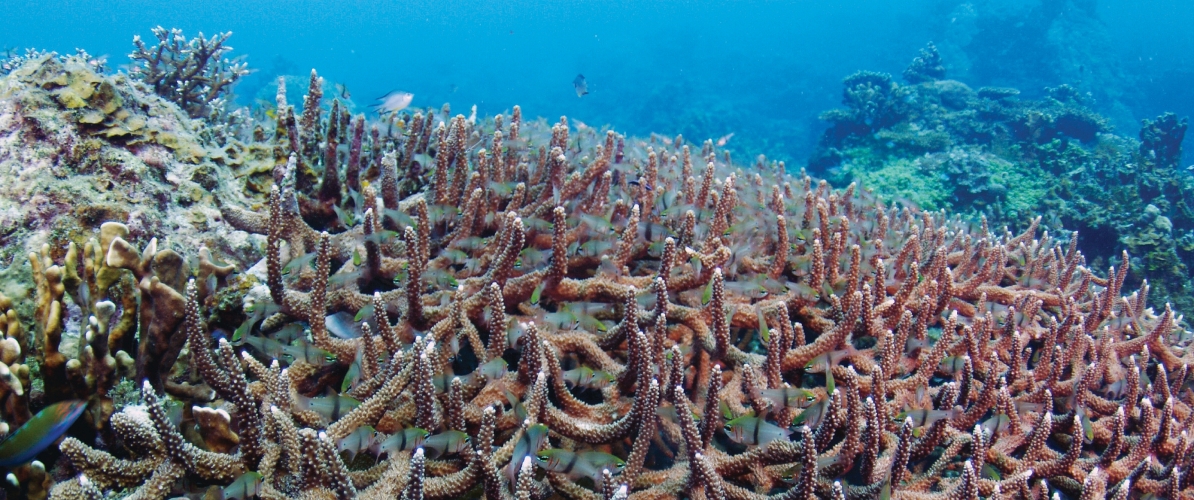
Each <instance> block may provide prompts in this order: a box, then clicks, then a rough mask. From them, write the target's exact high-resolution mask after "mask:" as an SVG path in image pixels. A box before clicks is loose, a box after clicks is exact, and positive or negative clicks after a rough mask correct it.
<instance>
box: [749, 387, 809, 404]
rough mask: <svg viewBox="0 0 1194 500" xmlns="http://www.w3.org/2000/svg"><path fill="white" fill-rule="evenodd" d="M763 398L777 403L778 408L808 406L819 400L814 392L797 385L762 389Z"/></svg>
mask: <svg viewBox="0 0 1194 500" xmlns="http://www.w3.org/2000/svg"><path fill="white" fill-rule="evenodd" d="M760 392H761V393H762V395H763V398H765V399H768V400H770V401H771V402H772V403H775V405H776V407H778V408H808V407H809V406H811V405H812V404H813V403H815V402H816V401H817V396H816V395H815V394H813V393H812V392H809V391H806V390H804V389H800V388H796V387H780V388H779V389H764V390H762V391H760Z"/></svg>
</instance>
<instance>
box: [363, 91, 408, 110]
mask: <svg viewBox="0 0 1194 500" xmlns="http://www.w3.org/2000/svg"><path fill="white" fill-rule="evenodd" d="M414 98H415V95H414V94H412V93H410V92H403V91H401V90H393V91H390V93H388V94H386V95H383V96H381V97H378V98H377V99H376V100H378V101H381V102H379V103H377V104H374V105H373V106H372V107H373V109H374V110H375V111H377V112H378V114H382V115H385V114H390V113H397V112H399V111H402V110H404V109H406V107H407V106H410V102H411V101H413V100H414Z"/></svg>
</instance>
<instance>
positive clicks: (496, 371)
mask: <svg viewBox="0 0 1194 500" xmlns="http://www.w3.org/2000/svg"><path fill="white" fill-rule="evenodd" d="M508 366H509V363H507V362H506V360H504V359H502V358H493V359H491V360H489V361H486V362H485V364H483V365H481V366H478V367H477V371H476V372H475V373H480V374H481V376H483V377H485V379H486V380H497V379H500V378H502V377H505V376H506V367H508Z"/></svg>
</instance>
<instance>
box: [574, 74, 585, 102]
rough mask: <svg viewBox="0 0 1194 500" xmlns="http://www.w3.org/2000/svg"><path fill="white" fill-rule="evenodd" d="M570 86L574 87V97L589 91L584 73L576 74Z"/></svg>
mask: <svg viewBox="0 0 1194 500" xmlns="http://www.w3.org/2000/svg"><path fill="white" fill-rule="evenodd" d="M572 87H573V88H574V89H576V97H582V96H584V95H585V94H588V93H589V83H588V82H587V81H585V75H580V74H578V75H576V78H573V79H572Z"/></svg>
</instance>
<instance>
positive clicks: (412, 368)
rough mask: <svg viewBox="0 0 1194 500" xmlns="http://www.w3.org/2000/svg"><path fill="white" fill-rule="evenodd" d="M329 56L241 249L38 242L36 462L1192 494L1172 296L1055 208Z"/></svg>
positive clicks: (261, 491)
mask: <svg viewBox="0 0 1194 500" xmlns="http://www.w3.org/2000/svg"><path fill="white" fill-rule="evenodd" d="M922 57H923V58H925V60H926V62H925V64H926V68H925V69H924V71H921V73H919V74H925V75H929V76H930V77H931V76H932V75H933V73H934V70H933V64H934V63H933V62H932V61H931V60H929V59H931V57H929V55H927V54H926V55H925V56H922ZM54 61H56V60H54ZM50 62H51V60H46V61H42V62H40V63H29V64H42V65H45V64H49V63H50ZM55 64H57V62H55ZM59 71H64V70H59ZM105 78H107V77H105ZM941 84H942V82H940V81H935V82H926V83H925V85H941ZM946 87H948V86H943V87H941V89H940V90H941V91H942V92H947V91H948V92H951V93H954V94H959V95H967V94H966V93H967V90H966V89H961V88H956V87H952V88H946ZM321 88H322V82H321V79H320V78H319V77H318V75H317V74H315V73H314V72H312V75H311V86H310V90H309V92H308V94H307V96H306V97H305V99H304V100H303V101H304V102H303V108H302V109H301V110H296V109H295V108H294V107H292V106H291V105H290V104H289V100H288V96H287V95H286V94H285V91H284V90H280V91H279V93H278V97H277V109H276V111H277V112H276V113H275V114H274V117H273V118H272V119H273V120H274V123H271V124H268V125H272V130H273V131H274V132H273V134H272V136H271V135H270V134H265V133H264V132H261V133H255V134H253V135H254V136H255V137H254V138H252V139H247V138H246V139H237V140H236V141H237V144H238V146H237V147H239V148H245V149H246V150H262V149H264V150H268V151H269V152H270V154H269V158H268V160H267V161H266V163H268V164H269V168H268V169H258V170H255V172H256V173H259V174H263V175H261V176H258V177H257V178H252V177H250V176H248V175H246V176H226V175H227V174H229V170H235V168H236V167H234V166H229V165H224V164H217V165H214V166H213V168H216V170H215V171H216V172H217V173H218V174H219V175H218V176H217V178H218V182H219V184H220V185H221V189H225V190H228V191H230V192H231V193H235V196H236V197H237V198H236V199H235V201H232V200H230V199H228V198H218V199H219V200H221V201H222V204H221V206H220V217H221V220H223V221H227V223H228V224H230V225H231V226H233V227H235V228H236V229H237V230H239V231H243V232H246V233H252V234H253V235H255V236H254V237H253V238H256V239H258V240H263V244H262V253H263V255H261V256H260V258H261V261H260V262H257V263H255V264H253V263H251V262H242V266H238V268H239V269H241V270H244V271H243V272H240V273H237V272H236V269H234V267H233V266H231V265H224V264H221V263H219V262H217V261H216V260H215V258H214V257H213V251H214V250H217V249H219V248H220V247H218V246H217V245H211V246H210V247H208V246H203V247H199V246H195V247H188V246H184V245H180V244H178V243H177V242H175V243H174V244H172V245H171V244H169V243H168V242H166V241H165V240H164V239H163V240H156V239H151V240H150V241H149V242H148V243H145V244H143V245H136V246H135V245H133V244H132V243H130V242H129V241H128V239H129V238H130V234H131V231H132V230H131V228H129V227H128V225H127V224H121V223H108V224H104V225H102V226H100V227H99V228H98V233H96V237H95V238H94V239H91V240H89V241H87V242H86V243H85V244H83V245H82V251H81V252H80V251H79V247H78V246H68V248H67V249H66V251H65V253H64V254H62V255H61V256H59V255H57V254H56V253H55V252H54V251H53V250H51V249H50V248H49V246H48V245H47V246H45V247H42V249H41V250H40V251H38V252H34V253H32V254H31V255H30V256H29V259H30V261H31V263H32V267H33V271H34V272H33V275H34V276H35V278H36V284H37V287H36V294H35V298H34V300H33V302H34V306H33V312H34V314H33V318H34V320H33V321H31V322H30V323H29V324H30V325H31V327H26V326H24V325H23V324H22V323H21V321H20V320H19V317H18V315H17V314H16V313H10V312H5V313H4V315H2V316H0V324H2V325H3V326H5V328H3V330H4V332H5V334H6V338H5V339H4V340H3V341H0V357H3V361H4V362H5V364H4V365H3V367H4V368H7V369H0V375H3V378H0V385H3V387H2V388H3V389H4V391H5V392H3V397H4V402H5V404H4V406H3V407H2V413H3V417H4V420H5V422H8V423H9V424H10V425H12V426H15V425H19V424H20V423H22V421H23V420H22V419H28V418H29V414H30V412H29V410H30V406H34V405H41V404H44V403H46V402H49V401H58V400H66V399H87V400H90V401H91V405H92V406H91V407H90V408H89V410H88V413H87V420H86V421H87V422H88V423H90V424H91V426H90V433H79V432H74V433H72V434H71V436H70V437H68V438H66V439H64V440H63V441H62V442H61V444H60V445H59V447H58V448H59V451H60V453H61V456H60V458H59V459H58V461H57V462H54V463H53V467H52V468H51V470H49V471H47V469H46V467H45V464H44V463H42V462H34V463H33V464H31V465H29V466H26V467H22V468H20V469H19V470H18V471H17V472H16V473H14V476H13V478H12V480H11V481H10V482H9V486H7V488H9V489H10V493H17V494H20V495H25V496H29V497H33V498H42V497H44V496H45V495H47V494H48V495H49V496H50V497H52V498H64V499H66V498H102V497H104V496H116V495H126V494H127V495H129V496H131V497H135V498H168V497H173V496H178V495H196V496H198V495H205V496H207V495H210V496H218V495H224V496H225V497H232V496H236V497H243V496H249V495H256V496H259V497H261V498H395V497H398V496H401V497H403V498H407V499H414V498H457V497H473V498H480V497H482V496H483V497H485V498H490V499H497V498H502V499H507V498H519V499H524V498H525V499H531V498H555V497H561V498H584V499H594V498H603V499H612V498H634V499H651V498H677V497H687V498H716V499H726V498H732V499H760V500H761V499H765V498H782V499H804V498H826V497H832V498H852V499H854V498H875V497H882V496H890V497H891V498H900V499H923V498H964V499H977V498H979V497H980V496H982V497H987V498H1049V497H1051V496H1053V495H1055V494H1057V493H1058V492H1062V493H1064V494H1065V495H1067V496H1075V497H1077V496H1080V495H1081V496H1082V497H1083V498H1099V497H1101V496H1102V495H1105V494H1110V495H1115V496H1117V497H1119V498H1129V497H1131V498H1141V497H1144V496H1145V495H1154V496H1168V497H1169V498H1178V497H1179V496H1182V495H1185V496H1191V495H1192V494H1194V493H1191V491H1190V490H1191V488H1190V482H1189V481H1188V478H1189V476H1188V471H1189V470H1190V468H1191V465H1192V464H1191V460H1190V459H1191V457H1192V456H1194V453H1192V452H1194V442H1192V441H1191V440H1190V439H1189V437H1188V436H1187V430H1188V429H1187V428H1188V426H1189V425H1190V422H1191V421H1194V410H1192V407H1194V394H1192V393H1191V392H1189V391H1188V390H1187V389H1188V387H1189V386H1188V383H1187V382H1188V378H1189V376H1190V373H1189V369H1188V365H1189V364H1190V363H1191V362H1192V361H1194V359H1191V355H1190V354H1187V352H1186V350H1185V346H1186V345H1187V343H1188V341H1189V333H1188V332H1186V331H1184V330H1183V329H1182V328H1180V327H1179V325H1180V324H1181V316H1180V315H1179V314H1178V313H1177V312H1175V311H1174V310H1172V309H1171V308H1170V307H1169V306H1168V305H1166V306H1163V307H1162V306H1159V305H1157V304H1155V303H1151V302H1150V301H1149V293H1148V292H1149V287H1148V285H1144V286H1142V287H1141V288H1140V289H1138V290H1134V291H1130V290H1127V289H1126V288H1125V285H1124V283H1125V279H1126V277H1127V275H1128V272H1129V265H1128V262H1129V261H1128V260H1127V259H1124V260H1123V262H1124V264H1123V265H1120V266H1116V267H1110V268H1108V269H1105V270H1104V269H1100V268H1096V267H1094V266H1093V265H1091V264H1090V263H1088V262H1087V261H1086V258H1085V257H1084V256H1083V253H1082V252H1081V251H1080V250H1079V244H1078V238H1077V237H1076V236H1071V237H1069V238H1064V239H1058V238H1057V237H1056V235H1051V234H1050V233H1049V232H1048V231H1042V230H1041V228H1040V224H1041V218H1040V217H1039V216H1037V217H1033V218H1031V219H1029V221H1028V224H1027V227H1026V229H1024V230H1023V231H1021V232H1018V233H1012V232H1010V231H1007V230H992V229H991V228H990V227H989V226H988V225H987V224H986V223H982V224H981V225H980V224H972V223H971V222H970V221H968V220H965V219H962V218H960V217H956V216H950V215H948V214H947V213H945V212H944V211H940V212H932V211H925V210H921V209H918V208H915V207H911V206H900V205H898V204H892V205H889V204H887V203H885V202H884V201H883V200H882V199H880V198H879V197H877V196H876V195H875V194H874V193H872V192H870V191H866V190H862V189H858V188H857V187H856V186H855V185H851V186H849V187H848V188H846V189H845V190H834V189H832V188H830V186H829V184H828V183H827V182H825V181H816V180H814V179H812V178H811V177H809V176H807V175H804V174H803V173H801V174H800V175H791V174H789V173H788V172H785V171H784V170H783V169H782V168H774V167H772V166H768V165H766V163H765V162H764V161H762V160H760V161H759V165H756V166H754V167H751V168H747V167H746V166H744V165H739V164H734V163H733V162H732V161H731V159H730V157H729V156H728V155H724V154H723V151H722V150H720V149H719V148H718V146H716V145H715V144H714V143H713V142H712V141H706V142H705V143H703V144H692V143H688V142H685V141H684V140H683V139H682V138H680V137H676V138H666V139H663V138H661V136H654V137H652V138H651V139H649V140H642V139H637V138H634V137H623V136H621V135H619V134H617V133H616V132H614V131H612V130H607V131H601V132H598V131H597V130H595V129H592V128H587V127H586V128H579V129H578V128H575V127H572V126H570V125H569V122H568V120H567V119H566V118H561V119H560V120H559V122H557V123H552V124H548V123H547V122H546V121H543V120H539V121H530V120H524V119H523V117H522V114H521V110H520V109H519V108H518V107H515V108H514V110H513V113H512V114H511V115H510V116H497V117H494V118H492V119H489V120H479V121H476V122H474V121H472V120H469V119H466V118H465V117H464V116H462V115H456V116H455V117H453V116H451V114H450V110H448V109H447V107H446V106H445V108H444V109H442V110H418V111H417V112H415V113H414V114H413V115H412V114H406V113H398V114H394V115H392V116H387V117H384V118H383V119H382V120H381V121H379V122H377V123H376V124H373V123H370V122H369V121H367V120H366V118H365V117H361V116H358V117H353V116H351V115H350V114H349V113H348V112H347V111H346V110H345V109H344V108H343V107H341V106H339V105H338V103H336V102H334V101H333V103H332V104H331V106H330V107H325V106H323V105H322V97H321V90H320V89H321ZM900 88H901V87H899V86H897V85H896V84H894V83H893V82H892V81H891V79H890V78H885V77H883V76H881V75H873V74H867V75H861V76H859V77H858V78H855V79H854V84H853V85H851V90H848V92H847V95H848V96H853V97H851V98H856V99H857V100H858V102H860V103H862V102H868V103H869V102H873V101H875V100H878V101H880V102H879V104H877V105H876V106H873V107H866V108H859V109H856V110H853V111H851V112H849V113H850V115H849V116H847V114H842V115H841V117H840V119H841V120H842V123H846V122H847V121H849V122H850V123H852V124H853V125H852V126H858V127H874V128H875V129H876V130H878V129H885V128H887V127H890V126H891V124H893V123H899V122H900V120H902V119H903V118H901V117H903V116H905V114H906V113H909V112H910V111H909V110H908V109H906V108H905V107H904V103H906V100H905V99H903V97H902V95H903V94H902V93H901V92H903V91H902V90H900ZM282 89H284V87H282ZM82 99H84V100H85V99H87V98H82ZM4 102H8V101H4ZM85 102H86V101H85ZM47 106H50V105H47ZM174 109H175V111H176V112H177V110H178V108H174ZM851 120H853V121H851ZM199 126H204V125H199ZM213 126H219V124H217V125H213ZM1158 127H1159V128H1158V130H1160V132H1158V133H1157V134H1154V135H1155V136H1156V137H1157V139H1156V140H1157V141H1160V142H1164V141H1166V140H1167V139H1166V138H1170V137H1173V134H1172V133H1171V132H1169V131H1172V130H1175V129H1173V128H1172V127H1168V128H1166V127H1167V125H1165V124H1160V125H1158ZM269 129H270V127H268V126H263V127H262V128H261V130H269ZM188 137H192V136H188ZM661 139H662V140H661ZM228 144H231V142H228ZM341 144H346V145H348V147H346V148H341V147H339V145H341ZM205 148H206V147H205ZM1162 150H1163V148H1162ZM1159 157H1164V155H1163V154H1162V155H1159ZM217 167H218V168H217ZM261 187H264V189H260V188H261ZM259 193H261V194H259ZM259 196H260V197H259ZM213 204H214V203H213ZM164 234H166V233H164V232H163V233H162V234H160V235H159V236H164ZM138 247H140V248H143V250H138ZM175 249H177V250H175ZM221 253H223V254H225V255H228V256H229V258H235V257H236V254H235V253H229V252H226V251H224V250H221ZM192 256H193V258H192ZM250 264H252V265H250ZM230 303H231V305H230ZM13 307H14V302H13V301H12V300H7V299H3V298H0V310H4V311H8V310H10V309H12V308H13ZM76 309H77V312H74V313H71V314H64V311H68V310H76ZM84 317H85V318H87V319H86V320H83V319H82V318H84ZM72 328H73V329H80V330H85V331H84V332H83V333H78V334H76V335H75V336H74V337H73V338H75V339H77V340H76V342H77V344H76V345H74V346H64V345H63V339H64V338H67V337H66V336H64V335H63V331H64V330H70V329H72ZM34 332H36V333H37V335H36V336H34V335H32V333H34ZM134 332H136V335H134V334H133V333H134ZM113 353H114V354H113ZM33 367H36V369H37V373H38V375H36V376H40V377H43V378H45V385H44V387H43V388H42V389H41V394H40V396H39V400H33V399H32V398H31V396H30V392H31V391H25V390H23V388H24V387H28V386H29V382H30V380H29V379H30V378H32V377H34V376H35V375H34V369H33ZM51 378H53V379H54V380H55V381H56V382H55V383H51V382H50V380H51ZM59 380H61V383H58V382H57V381H59ZM138 391H139V393H138ZM76 427H77V426H76ZM791 429H795V431H793V430H791ZM47 458H49V456H47ZM14 483H15V484H17V485H19V486H17V487H18V488H20V489H19V490H15V491H12V489H13V488H14V486H13V484H14ZM51 483H52V486H51ZM221 490H222V491H221Z"/></svg>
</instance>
